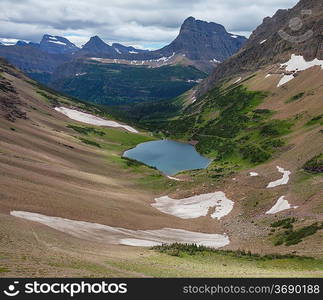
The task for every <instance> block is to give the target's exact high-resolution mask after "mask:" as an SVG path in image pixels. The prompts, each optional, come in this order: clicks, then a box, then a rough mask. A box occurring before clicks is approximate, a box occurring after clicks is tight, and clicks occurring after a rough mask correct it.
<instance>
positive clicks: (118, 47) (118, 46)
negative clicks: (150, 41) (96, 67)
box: [112, 43, 149, 54]
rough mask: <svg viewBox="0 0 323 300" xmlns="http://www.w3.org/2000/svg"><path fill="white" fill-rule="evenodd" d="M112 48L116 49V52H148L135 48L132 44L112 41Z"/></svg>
mask: <svg viewBox="0 0 323 300" xmlns="http://www.w3.org/2000/svg"><path fill="white" fill-rule="evenodd" d="M112 48H114V50H116V51H117V53H118V54H139V53H148V52H149V50H143V49H136V48H135V47H132V46H124V45H122V44H119V43H113V44H112Z"/></svg>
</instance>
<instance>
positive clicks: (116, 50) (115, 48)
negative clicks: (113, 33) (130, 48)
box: [114, 48, 122, 54]
mask: <svg viewBox="0 0 323 300" xmlns="http://www.w3.org/2000/svg"><path fill="white" fill-rule="evenodd" d="M114 50H116V51H117V52H118V53H119V54H122V53H121V51H120V50H119V49H118V48H114Z"/></svg>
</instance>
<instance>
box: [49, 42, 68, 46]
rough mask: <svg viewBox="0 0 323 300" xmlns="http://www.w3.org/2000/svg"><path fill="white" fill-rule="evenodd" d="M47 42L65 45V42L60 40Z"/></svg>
mask: <svg viewBox="0 0 323 300" xmlns="http://www.w3.org/2000/svg"><path fill="white" fill-rule="evenodd" d="M48 43H54V44H58V45H64V46H66V43H63V42H60V41H48Z"/></svg>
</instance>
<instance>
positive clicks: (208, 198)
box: [152, 192, 234, 220]
mask: <svg viewBox="0 0 323 300" xmlns="http://www.w3.org/2000/svg"><path fill="white" fill-rule="evenodd" d="M233 205H234V202H233V201H231V200H230V199H228V198H227V197H226V196H225V194H224V193H223V192H215V193H209V194H202V195H198V196H192V197H189V198H184V199H179V200H176V199H172V198H170V197H168V196H163V197H160V198H156V199H155V203H153V204H152V206H153V207H155V208H156V209H158V210H159V211H161V212H163V213H166V214H169V215H173V216H176V217H179V218H181V219H194V218H199V217H204V216H207V215H208V213H209V210H210V209H211V210H213V211H214V212H213V213H212V214H211V218H213V219H218V220H219V219H221V218H222V217H224V216H226V215H228V214H229V213H230V212H231V210H232V209H233Z"/></svg>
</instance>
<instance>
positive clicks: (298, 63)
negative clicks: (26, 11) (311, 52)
mask: <svg viewBox="0 0 323 300" xmlns="http://www.w3.org/2000/svg"><path fill="white" fill-rule="evenodd" d="M280 66H281V68H285V71H286V72H293V74H295V73H296V72H300V71H305V70H307V69H309V68H312V67H314V66H320V67H321V68H322V69H323V60H319V59H317V58H315V59H313V60H312V61H306V60H305V59H304V57H303V56H302V55H295V54H292V56H291V58H290V60H289V61H287V62H286V63H283V64H281V65H280ZM293 74H287V75H284V76H283V78H282V79H281V80H280V81H279V83H278V85H277V87H280V86H282V85H284V84H285V83H287V82H289V81H291V80H292V79H294V77H295V76H293Z"/></svg>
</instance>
